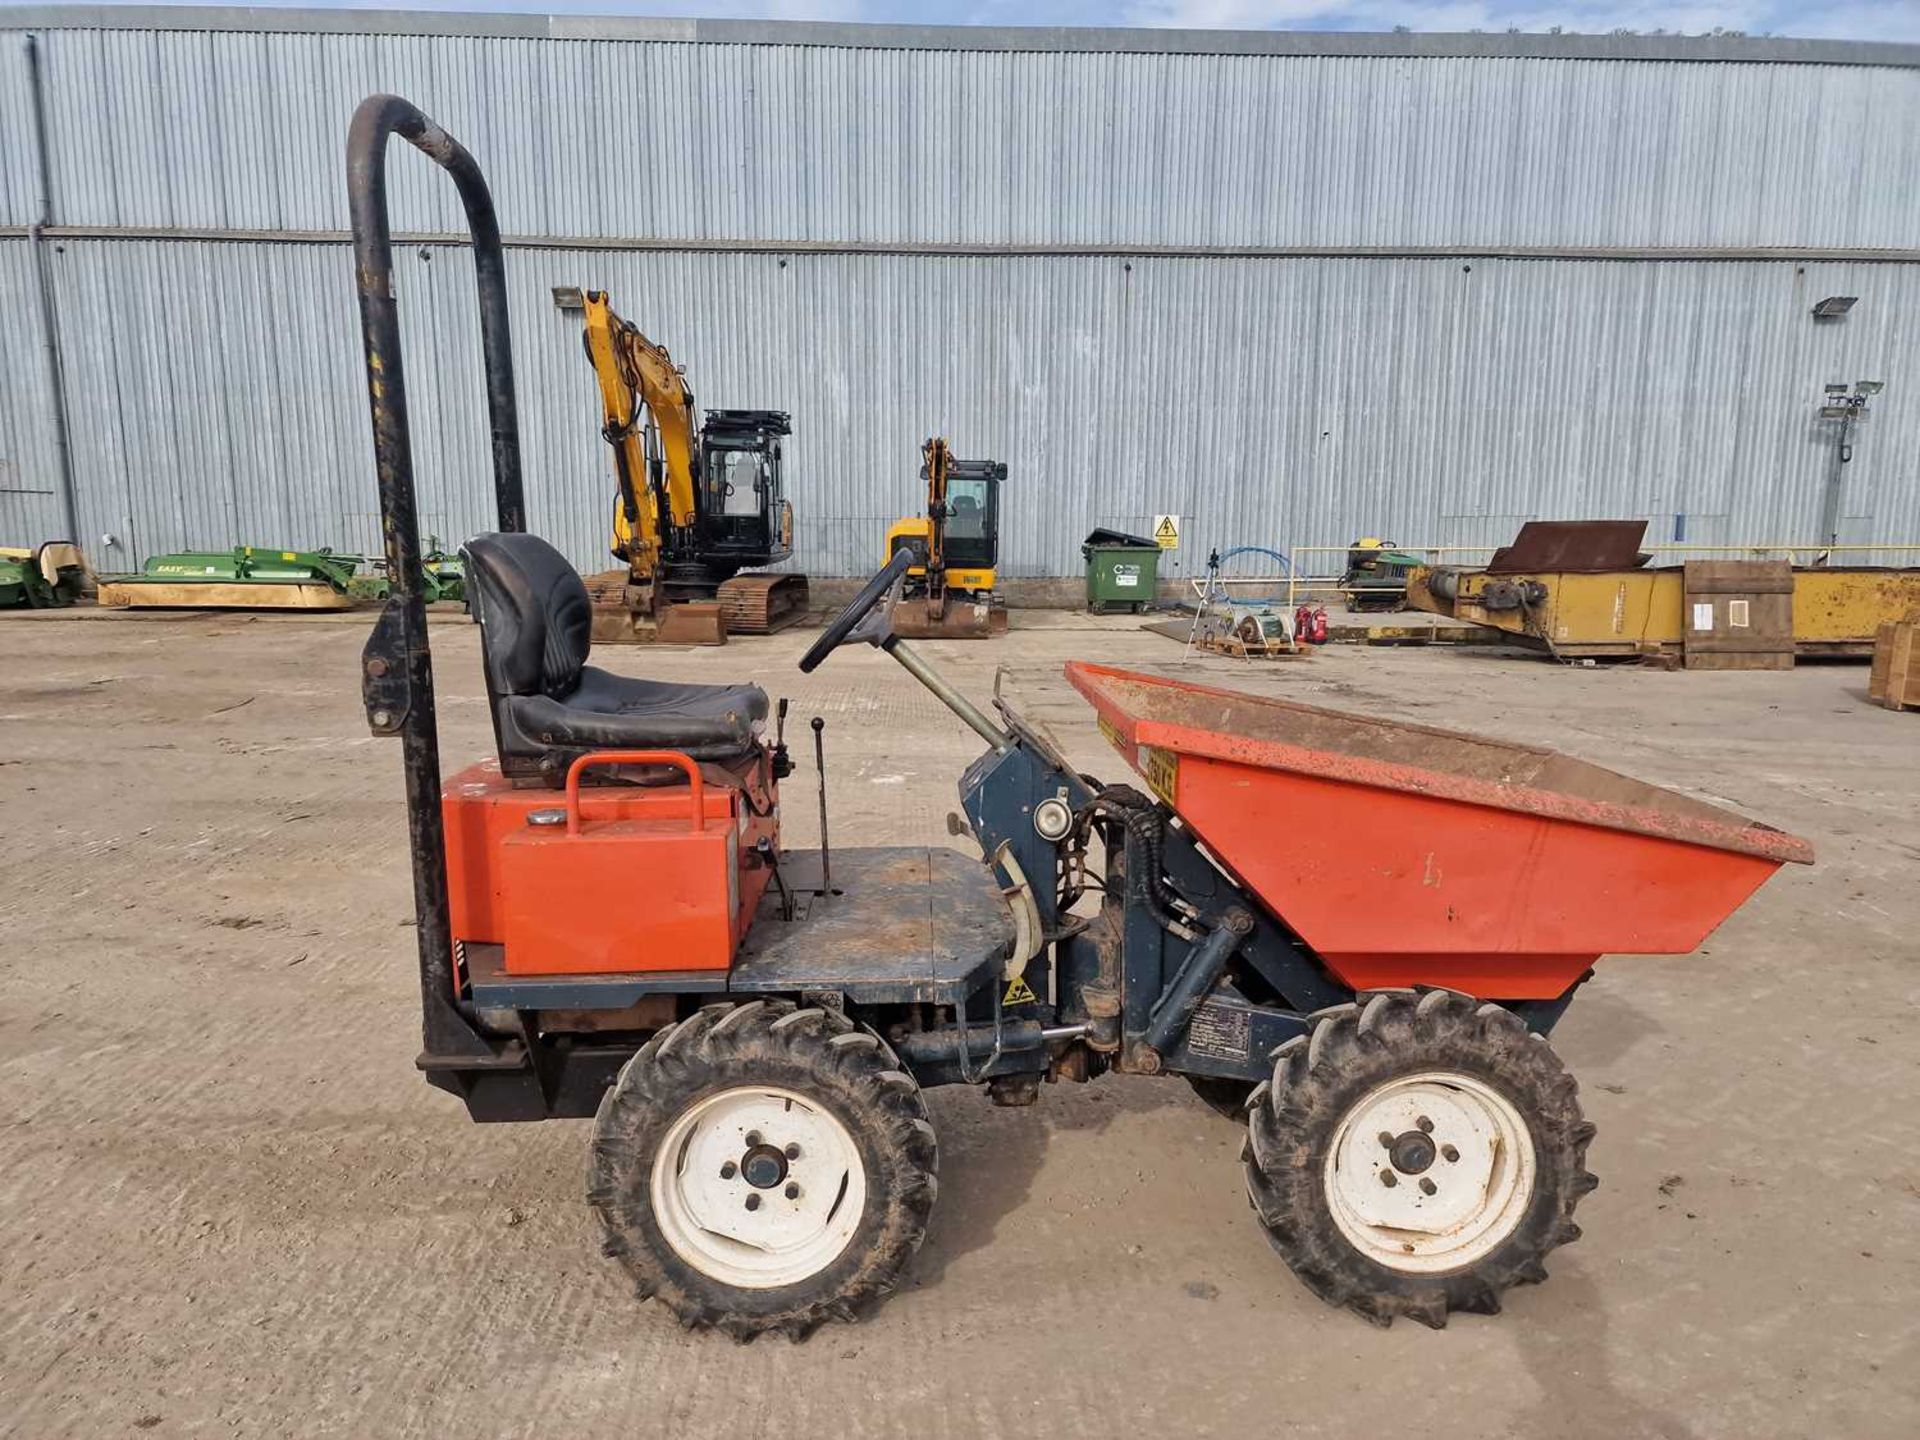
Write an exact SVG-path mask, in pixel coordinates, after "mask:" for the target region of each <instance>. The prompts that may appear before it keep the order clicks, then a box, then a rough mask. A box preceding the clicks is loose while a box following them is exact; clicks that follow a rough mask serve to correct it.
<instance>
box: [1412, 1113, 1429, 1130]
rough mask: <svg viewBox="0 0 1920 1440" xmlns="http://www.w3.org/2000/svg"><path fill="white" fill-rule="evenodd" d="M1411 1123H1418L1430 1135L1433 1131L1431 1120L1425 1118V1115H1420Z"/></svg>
mask: <svg viewBox="0 0 1920 1440" xmlns="http://www.w3.org/2000/svg"><path fill="white" fill-rule="evenodd" d="M1413 1123H1414V1124H1416V1125H1418V1126H1419V1127H1420V1128H1421V1129H1422V1130H1423V1131H1425V1132H1426V1133H1427V1134H1429V1135H1431V1134H1432V1133H1433V1122H1432V1121H1431V1120H1429V1119H1427V1117H1426V1116H1424V1115H1422V1116H1421V1117H1420V1118H1419V1119H1418V1120H1416V1121H1414V1122H1413Z"/></svg>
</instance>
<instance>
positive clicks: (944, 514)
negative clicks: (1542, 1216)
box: [887, 436, 1007, 640]
mask: <svg viewBox="0 0 1920 1440" xmlns="http://www.w3.org/2000/svg"><path fill="white" fill-rule="evenodd" d="M1006 478H1007V467H1006V463H1005V462H1004V461H1000V460H957V459H955V458H954V454H953V451H952V449H951V448H950V447H949V446H948V445H947V442H946V440H945V439H944V438H941V437H939V436H936V437H935V438H933V439H931V440H929V441H927V442H926V443H925V444H924V445H922V446H921V447H920V479H921V481H922V482H923V483H924V484H925V485H926V487H927V511H926V514H925V515H910V516H907V517H905V518H903V519H900V520H896V521H894V523H893V525H892V526H891V527H889V529H888V530H887V554H888V555H892V554H893V552H894V551H896V550H902V549H905V550H910V551H912V552H913V565H912V567H911V568H910V569H909V570H908V571H907V575H906V584H905V586H904V587H903V589H902V591H901V595H900V599H899V600H898V601H897V602H896V603H895V605H894V607H893V628H894V633H895V634H897V635H904V636H907V637H908V638H910V639H944V640H981V639H985V638H987V637H988V636H991V635H1001V634H1004V633H1005V632H1006V628H1007V607H1006V606H1005V604H1003V603H1002V602H1001V599H1000V597H999V595H998V594H997V593H995V590H994V586H995V584H996V583H997V582H998V580H999V571H998V568H997V567H998V565H999V562H1000V486H1001V483H1002V482H1003V481H1005V480H1006Z"/></svg>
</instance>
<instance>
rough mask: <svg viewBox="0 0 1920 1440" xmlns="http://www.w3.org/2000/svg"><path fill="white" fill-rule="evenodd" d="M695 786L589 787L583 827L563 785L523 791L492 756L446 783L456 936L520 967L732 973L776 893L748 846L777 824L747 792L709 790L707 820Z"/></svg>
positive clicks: (528, 971) (512, 969)
mask: <svg viewBox="0 0 1920 1440" xmlns="http://www.w3.org/2000/svg"><path fill="white" fill-rule="evenodd" d="M690 799H691V791H690V789H689V787H687V786H685V785H663V786H631V785H622V786H599V787H589V788H587V789H585V790H583V791H582V792H581V798H580V819H579V824H578V827H577V829H570V828H569V827H568V826H566V825H564V824H561V825H534V824H530V823H529V819H528V817H529V816H531V815H532V814H534V813H535V812H537V811H549V812H564V810H565V808H566V802H565V797H564V796H563V795H562V794H561V793H560V792H558V791H554V790H547V789H526V788H518V787H515V786H514V785H513V783H512V782H511V781H509V780H507V779H506V778H505V777H504V776H502V775H501V774H500V767H499V765H498V763H497V762H495V761H492V760H486V761H482V762H481V763H480V764H478V765H473V766H470V767H468V768H467V769H465V770H463V771H461V772H460V773H459V774H457V775H454V776H451V777H449V778H448V780H447V781H446V783H445V785H444V786H443V787H442V789H441V813H442V815H443V816H444V818H445V821H446V830H447V895H448V900H449V908H450V910H451V912H452V913H451V918H452V921H453V935H454V939H455V940H457V941H463V942H466V943H468V944H476V943H481V944H496V945H500V946H502V947H504V956H503V963H504V965H505V968H506V971H507V973H508V974H511V975H590V974H607V973H621V972H631V971H653V970H724V969H726V968H727V967H728V966H729V965H730V964H731V963H732V961H733V953H734V950H735V949H736V948H737V947H738V945H739V943H740V939H741V937H742V936H743V935H744V934H745V933H746V927H747V922H748V920H749V918H750V917H751V916H752V914H753V911H754V907H755V906H757V905H758V904H759V901H760V894H761V892H762V891H763V890H764V889H765V888H766V884H767V872H766V870H765V869H764V868H761V867H757V866H755V867H752V868H748V869H746V870H744V871H743V869H742V866H741V863H740V861H741V853H742V851H743V850H749V851H750V850H751V848H752V847H753V845H754V844H755V842H756V841H757V840H758V839H760V838H761V836H763V835H765V836H767V837H768V838H770V839H772V840H773V841H774V842H775V843H776V844H777V843H778V838H779V837H778V821H777V820H776V818H775V817H774V816H772V815H768V816H764V817H763V816H756V815H754V814H753V813H752V812H751V810H750V809H749V807H748V806H747V805H746V802H745V800H744V798H743V797H742V796H741V795H739V794H738V793H737V792H736V791H733V790H731V789H727V788H725V787H723V786H719V785H707V786H705V787H703V794H702V800H701V806H700V809H701V812H702V813H701V816H700V819H699V823H698V825H697V826H696V825H695V823H694V820H693V816H692V815H691V813H690Z"/></svg>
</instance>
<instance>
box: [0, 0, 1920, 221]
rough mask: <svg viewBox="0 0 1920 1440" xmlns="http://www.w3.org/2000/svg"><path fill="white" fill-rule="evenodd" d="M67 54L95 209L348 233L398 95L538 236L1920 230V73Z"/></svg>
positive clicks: (910, 59)
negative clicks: (1905, 180)
mask: <svg viewBox="0 0 1920 1440" xmlns="http://www.w3.org/2000/svg"><path fill="white" fill-rule="evenodd" d="M0 23H4V14H0ZM46 46H47V84H48V95H49V100H50V102H51V114H50V116H49V122H50V123H49V127H48V128H49V131H50V135H51V138H52V141H53V146H54V170H55V201H56V205H57V208H58V213H59V217H60V219H61V221H62V222H63V223H66V224H71V225H116V224H117V225H167V226H225V227H235V228H243V229H252V228H282V229H292V230H337V229H340V228H341V227H342V225H343V224H344V220H345V210H344V202H343V199H342V196H343V187H344V184H345V176H344V169H343V163H342V145H343V140H344V137H345V134H346V125H347V117H348V116H349V115H350V114H351V113H352V110H353V107H354V105H355V104H357V103H358V102H359V100H360V98H361V97H362V96H364V95H366V94H368V93H369V92H371V91H375V90H391V91H394V92H395V93H398V94H402V95H405V96H407V97H408V98H409V99H412V100H413V101H414V102H415V103H416V104H419V105H420V106H421V107H422V108H424V109H426V110H427V111H428V112H429V113H430V114H432V115H433V116H434V117H435V118H436V119H438V120H439V121H441V123H442V124H444V125H446V126H447V128H448V129H450V130H452V131H453V132H454V133H455V134H457V135H459V136H460V137H461V139H462V140H464V141H465V142H466V144H467V145H468V147H469V148H470V149H472V150H473V151H474V153H475V154H476V155H478V156H479V157H480V158H481V160H482V162H483V163H484V164H485V165H486V167H487V170H488V177H489V179H490V180H491V182H492V184H493V187H494V192H495V197H496V199H497V200H498V202H499V207H500V213H501V215H502V217H503V221H504V228H505V229H506V230H507V231H508V232H509V233H516V234H523V235H552V236H563V235H580V236H646V235H669V236H674V237H679V238H689V239H691V238H699V239H743V238H746V239H759V240H789V241H801V240H825V241H935V242H937V241H955V242H1003V243H1029V244H1036V243H1063V244H1075V243H1077V244H1109V243H1113V242H1124V243H1127V244H1132V245H1252V246H1270V245H1417V244H1426V245H1573V244H1595V245H1599V244H1609V245H1838V246H1848V247H1879V246H1886V247H1905V246H1912V245H1913V244H1914V243H1915V240H1916V236H1920V190H1917V189H1916V187H1913V186H1910V185H1905V184H1901V183H1893V182H1892V177H1897V176H1908V175H1912V174H1914V173H1915V172H1916V170H1920V77H1916V76H1915V75H1914V74H1913V73H1912V72H1908V71H1902V70H1894V69H1873V68H1854V67H1840V66H1807V65H1730V64H1684V63H1670V62H1669V63H1647V62H1626V61H1590V60H1541V59H1484V60H1459V59H1404V58H1395V59H1387V58H1378V59H1367V58H1357V57H1329V56H1305V57H1274V56H1237V55H1190V54H1160V55H1155V54H1104V55H1090V54H1044V53H1040V54H1034V53H1028V54H1007V53H993V52H979V51H940V50H852V49H834V48H826V47H817V46H798V45H788V46H776V45H676V44H642V43H630V42H584V41H547V40H500V39H480V38H468V37H459V36H435V37H424V36H377V35H282V34H274V35H263V34H231V33H229V34H211V33H155V32H151V31H138V30H128V31H105V30H62V31H54V32H52V33H50V34H49V35H48V36H47V41H46ZM0 153H5V154H7V155H8V156H9V157H15V158H19V159H24V158H25V155H26V152H25V151H24V150H21V149H19V147H7V149H6V150H5V151H4V152H0ZM276 161H278V162H279V163H276ZM4 193H5V194H7V195H8V197H9V198H10V199H11V197H12V196H13V195H14V194H15V186H14V184H13V183H12V182H11V181H9V182H8V183H7V185H6V188H5V192H4ZM19 193H21V194H22V195H24V194H26V193H28V192H27V191H25V190H22V191H20V192H19ZM7 218H8V219H9V220H10V221H12V222H13V223H24V220H25V216H24V214H22V213H20V212H17V211H16V212H13V213H11V214H10V215H9V216H8V217H7ZM394 223H395V226H396V227H397V228H399V229H414V230H440V231H456V230H459V229H460V228H461V225H460V215H459V209H458V205H457V203H456V201H455V200H454V197H453V192H452V189H451V187H450V186H447V185H445V184H444V183H441V182H440V181H438V179H437V178H436V177H435V176H433V175H432V174H431V172H429V171H428V170H427V168H426V167H425V166H415V167H408V168H407V170H406V171H405V172H404V173H401V174H398V175H397V176H396V197H395V209H394Z"/></svg>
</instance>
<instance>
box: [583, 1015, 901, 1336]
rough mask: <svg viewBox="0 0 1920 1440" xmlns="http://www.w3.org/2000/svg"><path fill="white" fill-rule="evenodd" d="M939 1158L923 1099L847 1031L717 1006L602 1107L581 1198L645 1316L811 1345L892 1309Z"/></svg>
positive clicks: (881, 1047)
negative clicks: (837, 1326) (822, 1330)
mask: <svg viewBox="0 0 1920 1440" xmlns="http://www.w3.org/2000/svg"><path fill="white" fill-rule="evenodd" d="M938 1168H939V1152H938V1149H937V1147H936V1145H935V1141H934V1133H933V1126H932V1124H931V1123H930V1122H929V1121H928V1119H927V1113H926V1107H925V1105H924V1104H923V1103H922V1101H921V1096H920V1087H919V1086H918V1085H917V1084H916V1083H915V1082H914V1080H913V1078H912V1077H911V1076H910V1075H908V1074H907V1073H906V1072H905V1070H904V1069H903V1068H902V1067H901V1066H900V1063H899V1061H898V1060H897V1059H896V1058H895V1056H894V1054H893V1052H892V1051H891V1050H889V1049H888V1047H887V1045H886V1043H885V1042H884V1041H882V1040H881V1039H880V1038H879V1037H878V1036H876V1035H874V1034H873V1033H872V1032H871V1031H868V1030H864V1029H861V1028H859V1027H858V1026H856V1025H854V1024H853V1023H852V1022H851V1021H849V1020H847V1019H846V1018H845V1017H844V1016H842V1015H839V1014H836V1013H834V1012H832V1011H828V1010H824V1009H816V1008H806V1009H800V1008H796V1007H795V1006H794V1005H792V1004H791V1003H789V1002H785V1001H749V1002H748V1003H746V1004H744V1005H710V1006H708V1007H707V1008H706V1009H704V1010H701V1011H700V1012H699V1013H698V1014H696V1015H692V1016H690V1017H688V1018H687V1019H685V1020H682V1021H680V1022H679V1023H678V1024H676V1025H672V1026H669V1027H667V1028H666V1029H664V1030H662V1031H660V1032H659V1033H658V1034H656V1035H655V1036H654V1037H653V1038H652V1039H650V1040H649V1041H648V1042H647V1044H646V1045H645V1046H643V1047H642V1048H641V1050H640V1051H639V1053H637V1054H636V1055H635V1056H634V1057H633V1059H632V1060H631V1061H629V1062H628V1064H627V1066H626V1067H625V1069H623V1070H622V1071H621V1073H620V1078H619V1079H618V1081H616V1082H615V1084H614V1085H613V1086H612V1087H611V1088H610V1089H609V1090H608V1091H607V1094H606V1096H605V1097H604V1099H603V1100H602V1101H601V1104H600V1111H599V1114H598V1116H597V1117H596V1119H595V1121H594V1131H593V1152H592V1161H591V1164H590V1166H589V1171H588V1189H587V1196H588V1200H589V1203H590V1204H591V1205H592V1206H593V1209H594V1211H595V1212H596V1214H598V1216H599V1218H600V1223H601V1226H602V1229H603V1231H604V1234H605V1241H606V1244H605V1248H606V1251H607V1253H608V1254H609V1255H611V1256H614V1257H615V1258H617V1259H619V1260H620V1261H621V1263H622V1264H624V1265H625V1267H626V1269H627V1271H628V1273H629V1274H631V1275H632V1276H633V1278H634V1281H635V1283H636V1285H637V1287H638V1289H639V1292H640V1295H641V1296H642V1298H647V1297H652V1298H654V1299H657V1300H659V1301H660V1302H661V1303H662V1304H664V1305H666V1306H667V1307H668V1308H669V1309H671V1310H672V1311H673V1312H674V1313H675V1314H676V1315H678V1316H679V1317H680V1319H681V1320H682V1321H683V1322H684V1323H685V1324H687V1325H689V1326H694V1327H701V1328H704V1327H711V1328H714V1329H718V1330H722V1331H725V1332H726V1333H727V1334H730V1335H732V1336H733V1337H734V1338H736V1339H740V1340H748V1339H752V1338H753V1337H754V1336H756V1335H759V1334H762V1333H764V1332H766V1331H769V1330H777V1331H780V1332H782V1333H784V1334H786V1335H788V1336H789V1337H791V1338H793V1339H796V1340H797V1339H801V1338H803V1337H805V1336H806V1335H808V1334H809V1333H811V1332H812V1330H813V1329H814V1328H815V1327H816V1326H817V1325H819V1324H820V1323H821V1322H822V1321H824V1320H830V1319H842V1320H848V1319H852V1318H853V1316H854V1313H855V1311H856V1310H857V1309H858V1308H859V1307H861V1306H862V1305H864V1304H866V1303H868V1302H870V1301H873V1300H875V1299H877V1298H879V1297H880V1296H882V1295H885V1294H887V1293H888V1292H890V1291H891V1290H892V1289H893V1288H894V1286H895V1285H896V1284H897V1283H898V1277H899V1274H900V1271H901V1270H902V1268H903V1267H904V1266H905V1265H906V1263H907V1261H908V1260H909V1259H910V1258H911V1257H912V1255H913V1253H914V1251H916V1250H917V1249H919V1248H920V1242H921V1240H922V1239H923V1238H924V1237H925V1235H926V1228H927V1216H928V1214H929V1213H930V1212H931V1211H932V1209H933V1201H934V1195H935V1193H936V1181H935V1174H936V1172H937V1170H938Z"/></svg>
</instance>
